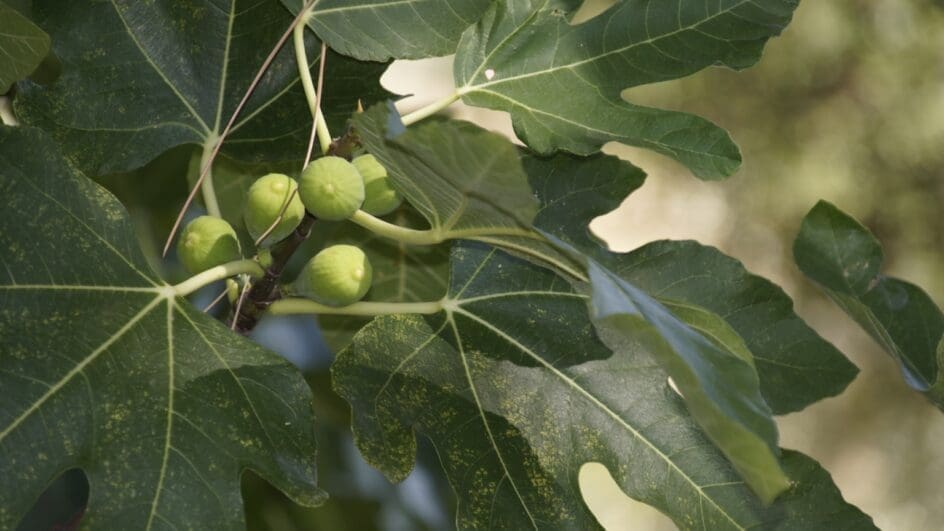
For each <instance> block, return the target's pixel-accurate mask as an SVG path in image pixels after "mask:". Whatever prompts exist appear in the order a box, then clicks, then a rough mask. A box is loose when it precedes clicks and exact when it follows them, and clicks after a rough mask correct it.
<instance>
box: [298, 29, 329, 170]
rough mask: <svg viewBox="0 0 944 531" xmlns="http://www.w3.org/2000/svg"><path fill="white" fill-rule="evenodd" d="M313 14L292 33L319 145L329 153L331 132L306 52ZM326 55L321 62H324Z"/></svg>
mask: <svg viewBox="0 0 944 531" xmlns="http://www.w3.org/2000/svg"><path fill="white" fill-rule="evenodd" d="M310 16H311V12H310V11H309V12H307V13H305V14H304V15H303V16H302V19H301V21H300V22H299V24H298V25H297V26H295V29H294V30H293V32H292V41H293V42H294V44H295V61H296V62H297V63H298V75H299V77H301V80H302V87H303V88H304V89H305V98H306V99H307V100H308V107H309V109H310V110H311V117H312V119H314V120H315V127H316V128H317V129H318V143H319V144H320V145H321V152H322V153H327V152H328V149H329V148H330V147H331V132H330V131H328V123H327V122H326V121H325V118H324V114H322V112H321V108H320V107H319V105H318V93H317V92H316V91H315V83H314V81H313V80H312V78H311V69H310V67H309V64H308V52H307V51H306V50H305V28H306V27H307V24H308V19H309V17H310ZM324 60H325V57H324V54H322V55H321V58H320V59H319V61H324Z"/></svg>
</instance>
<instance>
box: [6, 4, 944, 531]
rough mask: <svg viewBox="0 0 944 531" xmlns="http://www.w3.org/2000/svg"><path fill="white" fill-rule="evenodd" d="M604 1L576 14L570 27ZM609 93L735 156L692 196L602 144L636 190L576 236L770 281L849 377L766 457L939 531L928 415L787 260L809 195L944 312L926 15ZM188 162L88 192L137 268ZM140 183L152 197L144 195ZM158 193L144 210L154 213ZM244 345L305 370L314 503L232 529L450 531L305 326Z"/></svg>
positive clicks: (438, 88)
mask: <svg viewBox="0 0 944 531" xmlns="http://www.w3.org/2000/svg"><path fill="white" fill-rule="evenodd" d="M605 3H606V0H599V1H597V2H594V1H593V0H591V2H590V4H591V5H588V6H587V9H586V10H585V11H584V12H583V15H582V16H585V17H586V16H592V15H593V14H594V13H595V12H598V11H599V9H600V8H601V6H603V5H604V4H605ZM384 83H385V84H386V86H387V87H388V88H390V89H391V90H392V91H394V92H397V93H400V94H413V95H414V96H413V97H412V98H409V99H406V100H404V101H402V102H401V103H400V106H401V109H403V110H409V109H412V108H416V107H418V106H420V105H422V104H424V103H427V102H429V101H432V100H434V99H436V98H437V97H439V96H442V95H445V94H448V93H450V92H451V91H452V90H453V85H452V76H451V59H450V58H443V59H435V60H428V61H418V62H398V63H396V64H394V66H393V67H392V68H391V70H390V71H389V72H388V73H387V75H386V76H385V78H384ZM561 97H562V98H566V95H565V94H562V95H561ZM626 97H627V98H629V99H631V100H632V101H634V102H636V103H642V104H646V105H653V106H659V107H664V108H670V109H678V110H685V111H689V112H694V113H697V114H700V115H702V116H705V117H707V118H710V119H712V120H714V121H715V122H717V123H719V124H720V125H722V126H723V127H725V128H726V129H728V130H729V131H730V132H731V134H732V136H733V137H734V138H735V140H736V141H737V142H738V143H739V144H740V146H741V148H742V151H743V155H744V160H745V163H744V166H743V168H742V169H741V171H740V172H739V173H738V174H737V175H735V176H734V177H732V178H730V179H729V180H727V181H725V182H721V183H717V182H716V183H705V182H701V181H699V180H697V179H696V178H694V177H692V176H691V175H690V174H688V172H687V171H686V170H684V169H683V168H682V167H680V166H679V165H677V164H675V163H673V162H671V161H669V160H667V159H665V158H662V157H659V156H657V155H653V154H651V153H648V152H645V151H641V150H635V149H630V148H626V147H624V146H619V145H612V146H608V147H607V151H608V152H610V153H613V154H616V155H619V156H621V157H625V158H627V159H628V160H630V161H632V162H633V163H635V164H636V165H638V166H641V167H642V168H643V169H645V170H646V171H647V172H648V174H649V179H648V181H647V183H646V185H645V186H644V187H643V188H642V189H641V190H640V191H638V192H636V193H635V194H633V195H632V196H631V197H630V198H629V199H628V200H627V201H626V202H625V203H624V204H623V206H622V207H621V208H620V209H619V210H617V211H615V212H613V213H612V214H610V215H607V216H605V217H603V218H601V219H598V220H597V221H596V222H594V224H593V228H594V230H595V231H597V233H598V234H600V235H601V236H602V237H603V238H604V239H605V240H606V241H607V242H609V244H610V246H611V247H612V249H613V250H616V251H627V250H630V249H633V248H635V247H637V246H639V245H641V244H643V243H646V242H649V241H652V240H655V239H662V238H673V239H696V240H698V241H700V242H702V243H705V244H709V245H714V246H717V247H719V248H720V249H722V250H723V251H725V252H726V253H728V254H730V255H732V256H734V257H737V258H739V259H740V260H741V261H743V262H744V263H745V265H746V266H747V267H748V268H749V269H750V270H751V271H753V272H755V273H758V274H761V275H763V276H766V277H767V278H769V279H771V280H773V281H775V282H776V283H778V284H780V285H781V286H783V287H784V289H785V290H786V291H787V292H788V293H789V294H790V295H792V296H793V297H794V300H795V301H796V305H797V308H798V312H799V313H800V315H801V316H802V317H804V318H806V319H807V321H808V322H809V323H810V324H811V325H812V326H813V327H814V328H815V329H816V330H817V331H819V332H820V334H822V335H823V336H825V337H826V338H827V339H829V340H830V341H832V342H833V343H834V344H835V345H836V346H837V347H839V349H840V350H842V351H843V352H845V353H846V354H847V355H848V356H849V357H850V358H851V359H852V360H853V362H855V363H856V365H858V366H859V368H860V369H861V373H860V375H859V377H858V378H857V379H856V380H855V381H854V382H853V383H852V384H851V385H850V387H849V388H848V389H847V390H846V392H845V393H843V394H842V395H841V396H839V397H836V398H832V399H828V400H824V401H822V402H820V403H818V404H817V405H814V406H812V407H810V408H808V409H807V410H805V411H803V412H801V413H796V414H792V415H789V416H786V417H783V418H781V419H780V422H779V424H780V427H781V440H782V446H784V447H787V448H793V449H798V450H801V451H803V452H805V453H807V454H810V455H811V456H813V457H814V458H816V459H817V460H819V461H820V462H821V463H822V464H823V465H824V466H825V467H826V468H827V469H828V470H829V471H831V472H832V474H833V478H834V480H835V482H836V483H837V485H838V486H839V488H840V489H841V490H842V492H843V495H844V496H845V498H846V499H847V500H848V501H850V502H851V503H853V504H855V505H857V506H859V507H860V508H861V509H862V510H864V511H865V512H867V513H868V514H870V515H871V516H872V517H873V518H874V519H875V521H876V524H877V525H878V526H879V527H881V528H883V529H886V530H909V531H910V530H934V529H940V528H941V522H944V493H942V490H941V480H942V478H944V415H942V414H941V413H940V412H939V411H938V410H936V409H934V408H933V407H932V406H930V405H929V403H927V402H926V401H925V400H924V399H923V398H922V397H921V396H919V395H918V394H917V393H915V392H913V391H911V390H909V389H908V388H907V387H906V386H905V384H904V382H903V380H902V378H901V375H900V373H899V371H898V369H897V367H896V365H895V364H894V362H893V361H892V360H891V359H890V358H889V357H888V356H887V355H885V354H884V353H883V352H882V351H880V350H879V348H878V347H877V346H876V345H875V344H874V343H873V342H872V341H871V340H870V339H869V338H868V337H867V336H866V334H865V333H864V332H862V331H860V330H859V329H858V328H857V327H856V326H855V325H853V323H852V322H851V321H850V320H849V319H848V318H847V317H846V316H845V315H844V314H842V313H841V312H840V311H839V310H838V309H837V308H836V307H835V306H833V305H832V304H831V303H830V302H828V301H827V300H825V299H824V298H823V296H822V295H821V294H820V293H818V292H817V290H816V288H815V287H814V286H812V285H811V284H810V283H809V282H807V281H805V280H804V279H803V278H802V277H801V275H800V274H799V272H798V270H797V269H796V267H795V265H794V263H793V260H792V256H791V252H790V249H791V245H792V241H793V238H794V236H795V235H796V232H797V229H798V227H799V223H800V220H801V219H802V218H803V216H804V215H805V214H806V212H807V211H808V210H809V209H810V208H811V207H812V206H813V205H814V204H815V203H816V201H817V200H819V199H821V198H822V199H827V200H829V201H831V202H834V203H835V204H837V205H838V206H840V208H842V209H844V210H845V211H847V212H849V213H851V214H853V215H854V216H856V217H857V218H858V219H860V220H862V221H863V222H864V223H865V224H866V225H868V226H869V227H870V228H871V229H872V230H873V232H875V234H876V235H877V236H878V237H879V239H881V240H882V242H883V244H884V246H885V251H886V252H885V254H886V272H887V273H889V274H893V275H897V276H901V277H904V278H905V279H907V280H909V281H912V282H914V283H917V284H919V285H921V286H923V287H924V288H925V289H926V290H928V292H929V293H930V294H931V296H932V298H934V300H935V301H936V302H937V303H938V304H944V217H942V214H941V210H942V208H944V1H942V0H912V1H908V0H831V1H813V0H805V1H804V2H802V3H801V4H800V7H799V9H798V11H797V15H796V19H795V21H794V22H793V24H792V25H791V26H790V27H789V29H788V30H787V32H786V33H785V35H784V36H783V37H782V38H779V39H776V40H775V41H773V42H771V44H770V45H769V46H768V48H767V52H766V54H765V56H764V58H763V60H762V61H761V63H760V64H759V65H758V66H757V67H755V68H752V69H750V70H747V71H745V72H742V73H735V72H732V71H729V70H724V69H710V70H708V71H705V72H702V73H700V74H698V75H695V76H692V77H690V78H687V79H685V80H682V81H676V82H670V83H664V84H659V85H652V86H647V87H642V88H638V89H632V90H630V91H627V94H626ZM451 112H452V113H453V114H454V116H455V117H459V118H464V119H469V120H472V121H475V122H477V123H479V124H481V125H483V126H485V127H488V128H491V129H494V130H497V131H501V132H504V133H506V134H508V135H510V136H513V132H512V130H511V124H510V120H509V119H508V117H507V115H505V114H503V113H497V112H490V111H484V110H481V109H473V108H468V107H464V106H461V105H457V106H455V107H454V108H452V109H451ZM190 158H191V152H190V150H189V148H187V149H184V148H181V149H177V150H174V151H173V152H171V153H169V154H168V155H165V156H162V157H161V158H160V159H158V160H157V161H155V162H154V163H152V164H150V165H149V166H148V167H147V168H145V169H144V170H141V171H140V172H136V174H135V175H133V176H130V177H129V176H127V175H125V176H113V177H110V178H106V179H103V183H104V184H106V186H108V187H109V188H110V189H112V190H113V191H114V192H115V193H116V194H118V195H119V197H120V198H121V199H122V201H123V202H125V204H126V205H128V207H129V209H130V210H131V212H132V215H133V216H134V219H135V221H136V225H137V227H138V228H139V232H140V233H141V236H142V238H143V240H144V242H145V248H146V250H147V251H150V254H151V255H152V256H154V257H156V256H157V252H156V250H157V246H158V245H159V243H160V242H159V239H160V238H161V237H163V235H165V234H166V230H167V229H166V228H167V226H168V224H169V223H170V221H171V220H172V219H173V216H174V214H175V213H176V208H178V207H179V205H180V202H181V198H182V197H183V196H184V195H185V194H186V186H187V184H186V181H185V179H184V178H183V176H184V175H185V174H186V171H187V165H188V163H189V162H190ZM141 174H149V175H150V176H151V177H156V176H160V177H161V178H151V179H145V178H141V177H142V175H141ZM147 183H157V184H152V186H154V188H153V189H148V188H147V186H148V184H147ZM168 183H174V184H175V186H168ZM158 197H159V198H162V199H163V201H162V202H161V205H162V206H159V207H157V208H153V204H154V202H155V200H156V198H158ZM144 205H149V208H147V209H145V208H144ZM170 274H171V276H172V275H173V272H171V273H170ZM213 295H215V293H209V292H207V293H204V294H203V296H204V297H205V298H206V299H207V300H208V299H210V298H212V297H213ZM258 332H259V333H258V334H257V338H258V339H259V340H260V341H262V342H263V343H264V344H266V345H268V346H270V347H272V348H273V349H276V350H278V351H279V352H281V353H283V354H284V355H285V356H286V357H288V358H289V359H290V360H292V361H293V362H295V363H296V364H298V365H299V366H301V367H302V368H303V369H305V370H306V372H307V374H308V375H309V376H308V379H309V382H311V384H312V388H313V390H314V392H315V395H316V411H317V414H318V417H319V419H320V421H321V422H320V424H319V428H318V430H319V474H320V478H319V479H320V482H321V483H322V486H323V488H325V489H326V490H327V491H329V492H330V493H331V496H332V498H331V500H330V501H329V502H328V503H327V504H326V505H325V506H323V507H320V508H318V509H303V508H300V507H297V506H294V505H293V504H291V503H290V502H288V501H287V500H286V499H285V498H284V497H283V496H282V495H281V494H280V493H278V491H276V490H275V489H273V488H272V487H270V486H268V485H267V484H266V483H265V482H263V481H262V480H259V479H258V478H256V477H255V476H253V475H252V474H251V473H250V474H246V476H245V478H244V496H245V498H246V511H247V519H248V521H249V526H250V529H259V530H263V529H267V530H278V531H281V530H294V529H326V530H332V531H334V530H357V531H361V530H371V529H383V530H413V529H437V530H438V529H449V528H451V527H452V526H453V523H452V522H453V514H452V511H453V505H454V498H453V494H452V493H451V490H450V488H449V486H448V484H447V483H446V482H445V480H444V478H443V477H442V473H441V472H440V470H439V468H438V461H437V458H436V456H435V453H434V451H433V450H432V448H430V447H428V446H423V445H422V444H421V447H420V454H419V466H418V467H417V470H416V471H415V472H414V474H413V475H411V476H410V477H409V478H408V479H407V480H406V481H405V482H404V483H402V484H401V485H397V486H394V485H390V484H389V483H388V482H387V481H386V480H385V479H383V477H382V476H381V475H380V474H379V473H378V472H376V471H374V470H372V469H370V468H369V467H368V466H367V465H366V464H365V463H364V462H363V460H362V459H361V458H360V457H359V455H358V454H357V451H356V450H355V449H354V447H353V444H352V442H351V438H350V435H349V430H348V423H349V411H348V407H347V405H346V404H345V403H344V402H343V401H341V400H340V399H339V398H338V397H337V396H334V395H333V394H332V393H331V392H330V383H329V378H328V375H327V367H328V366H329V364H330V361H331V359H330V355H329V354H327V353H326V352H325V351H324V349H323V348H320V347H319V346H318V339H317V338H318V332H317V329H316V327H315V325H314V321H313V320H312V319H310V318H293V319H286V320H281V321H279V322H275V321H270V322H268V323H265V326H263V327H261V329H260V330H259V331H258ZM83 484H84V479H83V477H82V475H81V473H77V472H72V473H68V474H66V476H64V478H63V479H62V480H61V481H59V482H57V483H56V484H54V486H53V487H52V488H51V490H50V491H49V492H48V493H47V495H46V497H45V498H44V500H42V501H41V502H40V503H39V505H38V508H39V510H37V511H35V512H34V513H33V514H31V515H30V516H29V518H28V520H27V521H26V522H24V524H23V527H24V528H44V529H48V528H49V525H45V527H44V522H49V521H57V522H62V521H64V520H63V517H61V516H57V515H56V511H55V510H54V509H51V508H58V509H59V510H61V511H62V512H63V513H64V514H65V518H66V519H67V518H68V516H69V514H70V513H69V512H68V510H69V509H68V508H69V507H73V508H74V507H76V504H78V505H81V503H82V499H83V497H84V496H85V495H86V494H84V491H83V489H84V487H83ZM581 486H582V487H583V488H584V492H585V497H586V499H587V501H588V503H589V504H590V506H591V508H592V509H593V511H594V512H595V514H596V515H597V516H598V517H599V519H600V520H601V522H603V523H604V525H605V526H606V527H607V528H608V529H613V530H616V529H619V530H623V529H642V530H649V529H654V530H658V529H674V526H673V525H672V524H671V522H669V521H668V519H667V518H665V517H663V516H661V515H660V514H659V513H657V512H655V511H654V510H652V509H649V508H648V507H646V506H643V505H641V504H639V503H636V502H633V501H632V500H630V499H629V498H627V497H626V496H625V495H624V494H623V493H622V492H621V491H620V490H619V488H618V487H617V486H616V485H615V484H614V483H613V482H612V480H611V479H610V478H609V475H608V473H607V472H606V470H605V468H603V467H602V466H601V465H593V464H590V465H587V466H585V467H584V469H583V470H582V471H581ZM72 510H73V511H74V509H72ZM50 519H51V520H50Z"/></svg>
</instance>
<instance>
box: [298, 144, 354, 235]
mask: <svg viewBox="0 0 944 531" xmlns="http://www.w3.org/2000/svg"><path fill="white" fill-rule="evenodd" d="M298 194H299V195H300V196H301V198H302V203H303V204H304V205H305V208H307V209H308V211H309V212H311V213H312V214H314V215H315V216H316V217H318V218H320V219H326V220H329V221H340V220H342V219H347V218H349V217H351V216H352V215H353V214H354V212H357V210H358V209H359V208H360V207H361V205H362V204H363V203H364V179H362V178H361V174H360V173H358V171H357V168H355V167H354V165H353V164H351V163H350V162H348V161H346V160H344V159H342V158H341V157H332V156H328V157H321V158H320V159H317V160H315V161H313V162H312V163H311V164H309V165H308V167H307V168H305V171H303V172H302V176H301V179H300V180H299V185H298Z"/></svg>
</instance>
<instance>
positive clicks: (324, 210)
mask: <svg viewBox="0 0 944 531" xmlns="http://www.w3.org/2000/svg"><path fill="white" fill-rule="evenodd" d="M402 201H403V198H402V196H401V195H400V194H399V193H398V192H397V191H396V189H394V188H393V186H392V185H391V182H390V178H389V176H388V174H387V170H386V168H384V167H383V166H382V165H381V164H380V163H379V162H378V161H377V159H376V158H374V156H373V155H369V154H367V155H361V156H358V157H356V158H354V160H353V161H350V162H349V161H348V160H347V159H344V158H341V157H335V156H325V157H321V158H319V159H316V160H314V161H312V162H311V164H309V165H308V166H307V167H306V168H305V169H304V171H302V174H301V177H300V178H299V180H298V182H296V181H295V179H292V178H291V177H289V176H288V175H284V174H281V173H270V174H268V175H265V176H263V177H260V178H259V179H257V180H256V181H255V182H254V183H253V184H252V186H250V187H249V191H248V194H247V197H246V205H245V209H244V212H243V215H244V220H245V223H246V229H247V230H248V232H249V234H250V235H251V236H252V237H253V239H254V240H256V241H258V240H259V239H260V238H262V237H263V236H265V239H264V240H263V241H261V242H259V245H260V247H261V251H260V256H265V255H266V254H267V249H268V248H269V247H271V246H272V245H274V244H275V243H277V242H279V241H281V240H283V239H285V238H286V237H288V236H289V235H291V234H292V232H293V231H294V230H295V229H296V228H297V227H298V225H299V224H300V223H301V222H302V219H304V217H305V212H306V210H307V211H308V212H310V213H311V214H312V215H313V216H315V217H316V218H318V219H324V220H329V221H340V220H344V219H348V218H350V217H351V216H353V215H354V213H355V212H357V211H358V210H363V211H364V212H367V213H368V214H372V215H374V216H382V215H385V214H389V213H390V212H392V211H394V210H395V209H396V208H397V207H398V206H400V203H401V202H402ZM280 216H281V219H280ZM177 254H178V256H179V258H180V260H181V262H182V263H183V265H184V267H186V268H187V270H189V271H190V272H191V273H193V274H197V273H200V272H202V271H205V270H207V269H210V268H212V267H216V266H219V265H223V264H225V263H227V262H231V261H234V260H239V259H241V258H242V252H241V250H240V246H239V239H238V238H237V236H236V231H235V230H234V229H233V227H232V225H230V224H229V223H228V222H227V221H226V220H223V219H221V218H218V217H214V216H201V217H198V218H196V219H194V220H193V221H191V222H190V223H189V224H188V225H187V227H186V228H185V229H184V231H183V233H181V236H180V240H179V242H178V244H177ZM372 277H373V270H372V268H371V265H370V261H369V260H368V259H367V255H365V254H364V251H362V250H361V249H360V248H358V247H355V246H353V245H332V246H329V247H326V248H324V249H322V250H321V251H320V252H319V253H318V254H316V255H315V256H314V257H313V258H312V259H311V260H309V261H308V263H307V264H305V267H304V268H303V269H302V273H301V274H300V275H299V277H298V280H296V282H295V289H296V291H297V292H298V293H299V294H301V295H304V296H306V297H308V298H311V299H312V300H314V301H315V302H318V303H321V304H324V305H327V306H335V307H338V306H347V305H349V304H353V303H355V302H357V301H359V300H361V299H362V298H363V297H364V295H366V294H367V291H368V290H369V289H370V285H371V280H372Z"/></svg>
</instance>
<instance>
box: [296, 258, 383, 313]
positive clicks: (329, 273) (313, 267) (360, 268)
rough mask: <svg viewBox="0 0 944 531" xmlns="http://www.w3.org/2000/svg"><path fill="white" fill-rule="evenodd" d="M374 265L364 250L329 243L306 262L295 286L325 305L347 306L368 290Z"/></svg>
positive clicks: (359, 298) (360, 297) (362, 296)
mask: <svg viewBox="0 0 944 531" xmlns="http://www.w3.org/2000/svg"><path fill="white" fill-rule="evenodd" d="M373 273H374V272H373V268H371V266H370V261H369V260H368V259H367V255H365V254H364V251H362V250H360V249H359V248H357V247H354V246H353V245H332V246H331V247H327V248H325V249H323V250H322V251H321V252H319V253H318V254H316V255H315V257H314V258H312V259H311V260H309V261H308V263H307V264H305V268H304V269H302V273H301V276H300V277H299V280H298V290H299V291H300V292H301V293H302V294H304V295H305V296H307V297H310V298H311V299H313V300H315V301H317V302H320V303H321V304H325V305H328V306H347V305H349V304H353V303H355V302H357V301H359V300H361V299H362V298H364V295H366V294H367V290H369V289H370V283H371V280H372V278H373Z"/></svg>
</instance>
